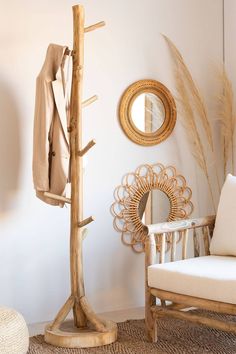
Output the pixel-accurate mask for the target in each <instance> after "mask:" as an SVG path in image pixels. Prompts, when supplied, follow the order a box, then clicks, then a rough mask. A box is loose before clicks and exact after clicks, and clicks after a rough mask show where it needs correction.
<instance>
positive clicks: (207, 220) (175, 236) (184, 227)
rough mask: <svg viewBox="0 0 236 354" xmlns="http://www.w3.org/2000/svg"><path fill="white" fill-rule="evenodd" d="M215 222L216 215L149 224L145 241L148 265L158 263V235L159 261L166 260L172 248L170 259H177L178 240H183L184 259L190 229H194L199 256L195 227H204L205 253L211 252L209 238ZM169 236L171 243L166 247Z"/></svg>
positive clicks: (195, 247) (183, 257) (195, 250)
mask: <svg viewBox="0 0 236 354" xmlns="http://www.w3.org/2000/svg"><path fill="white" fill-rule="evenodd" d="M214 223H215V216H214V215H212V216H206V217H203V218H197V219H186V220H179V221H170V222H164V223H159V224H152V225H147V226H146V227H147V230H148V235H147V238H146V241H145V256H146V257H145V259H146V267H148V266H149V265H152V264H154V263H156V251H157V246H156V239H155V235H158V237H159V240H160V244H159V245H158V248H159V249H158V251H159V252H160V257H159V263H164V262H165V253H166V251H167V250H168V249H169V248H170V260H171V261H175V258H176V244H177V242H178V240H182V259H185V258H186V257H187V241H188V234H189V233H188V231H189V230H191V229H193V241H194V256H195V257H196V256H199V244H198V240H197V234H196V231H195V229H196V228H202V234H203V240H204V248H205V254H206V255H207V254H209V238H210V233H211V232H210V230H212V229H213V227H214ZM167 235H168V237H169V240H170V242H169V244H168V245H167V249H166V242H167V241H166V236H167ZM168 247H169V248H168Z"/></svg>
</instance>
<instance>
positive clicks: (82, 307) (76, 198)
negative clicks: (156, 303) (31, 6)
mask: <svg viewBox="0 0 236 354" xmlns="http://www.w3.org/2000/svg"><path fill="white" fill-rule="evenodd" d="M72 9H73V30H74V41H73V51H72V57H73V72H72V91H71V110H70V126H69V132H70V154H71V199H68V198H63V197H60V196H55V195H52V194H50V193H45V194H47V195H48V196H50V197H51V198H55V199H60V200H62V201H64V202H65V203H69V204H71V229H70V271H71V295H70V297H69V298H68V300H67V301H66V303H65V304H64V305H63V307H62V308H61V310H60V311H59V312H58V314H57V316H56V318H55V320H54V321H53V322H52V323H51V324H50V325H48V326H47V327H46V329H45V341H46V342H47V343H50V344H52V345H55V346H59V347H66V348H87V347H95V346H101V345H105V344H110V343H112V342H114V341H115V340H116V338H117V325H116V323H114V322H112V321H106V320H104V319H101V318H99V317H98V316H97V315H96V314H95V312H94V311H93V310H92V308H91V307H90V305H89V303H88V301H87V299H86V297H85V290H84V279H83V258H82V243H83V239H84V237H85V234H86V229H85V226H86V225H87V224H89V223H90V222H91V221H93V217H91V216H90V217H88V218H86V219H84V217H83V156H84V155H85V154H86V153H87V152H88V151H89V149H90V148H91V147H92V146H93V145H95V141H94V140H92V141H91V142H89V143H88V144H87V145H86V146H85V147H84V148H83V147H82V108H84V107H85V106H87V105H88V104H90V103H92V102H94V101H95V100H96V99H97V96H93V97H91V98H90V99H88V100H86V101H84V102H82V85H83V67H84V33H85V32H90V31H92V30H95V29H97V28H99V27H102V26H104V25H105V23H104V22H99V23H96V24H94V25H92V26H89V27H84V8H83V6H82V5H76V6H73V7H72ZM71 310H73V317H74V320H72V321H65V319H66V317H67V315H68V314H69V312H70V311H71Z"/></svg>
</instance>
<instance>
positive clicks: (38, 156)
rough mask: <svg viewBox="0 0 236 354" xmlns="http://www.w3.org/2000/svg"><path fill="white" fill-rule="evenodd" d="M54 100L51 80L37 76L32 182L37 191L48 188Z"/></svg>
mask: <svg viewBox="0 0 236 354" xmlns="http://www.w3.org/2000/svg"><path fill="white" fill-rule="evenodd" d="M53 112H54V101H53V92H52V86H51V82H47V81H45V80H43V79H42V78H41V77H40V76H38V78H37V81H36V97H35V114H34V135H33V139H34V140H33V182H34V188H35V189H36V190H37V191H48V190H49V188H50V162H49V161H50V156H49V153H50V141H51V138H50V128H51V124H52V121H53Z"/></svg>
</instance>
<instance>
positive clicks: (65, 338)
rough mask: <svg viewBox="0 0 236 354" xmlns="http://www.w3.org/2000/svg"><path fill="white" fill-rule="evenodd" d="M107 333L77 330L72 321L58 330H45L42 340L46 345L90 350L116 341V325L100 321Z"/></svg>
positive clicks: (48, 327)
mask: <svg viewBox="0 0 236 354" xmlns="http://www.w3.org/2000/svg"><path fill="white" fill-rule="evenodd" d="M102 322H103V323H104V325H105V326H106V328H107V332H104V333H103V332H96V331H95V330H93V329H90V328H87V327H86V328H77V327H75V326H74V321H65V322H64V323H62V325H61V326H60V328H57V329H54V330H50V325H48V326H47V327H46V328H45V335H44V339H45V342H46V343H48V344H52V345H54V346H57V347H64V348H91V347H99V346H102V345H106V344H111V343H113V342H115V341H116V339H117V324H116V323H115V322H112V321H105V320H103V321H102Z"/></svg>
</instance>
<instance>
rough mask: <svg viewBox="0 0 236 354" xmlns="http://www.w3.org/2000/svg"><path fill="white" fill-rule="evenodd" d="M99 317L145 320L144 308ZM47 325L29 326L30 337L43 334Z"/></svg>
mask: <svg viewBox="0 0 236 354" xmlns="http://www.w3.org/2000/svg"><path fill="white" fill-rule="evenodd" d="M99 316H100V317H102V318H104V319H107V320H113V321H115V322H124V321H126V320H131V319H132V320H135V319H141V318H144V308H143V307H135V308H131V309H126V310H119V311H113V312H105V313H101V314H99ZM47 323H48V322H42V323H34V324H30V325H28V328H29V335H30V337H32V336H35V335H37V334H43V333H44V328H45V326H46V325H47Z"/></svg>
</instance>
